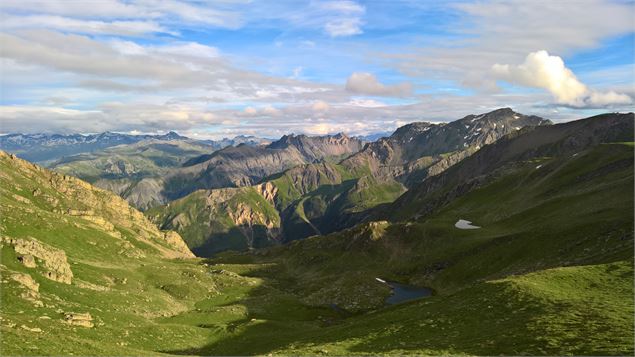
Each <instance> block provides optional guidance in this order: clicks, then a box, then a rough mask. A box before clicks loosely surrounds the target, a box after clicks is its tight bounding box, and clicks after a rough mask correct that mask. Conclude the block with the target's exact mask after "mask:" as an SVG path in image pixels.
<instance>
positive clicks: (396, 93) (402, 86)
mask: <svg viewBox="0 0 635 357" xmlns="http://www.w3.org/2000/svg"><path fill="white" fill-rule="evenodd" d="M346 90H347V91H350V92H353V93H358V94H367V95H377V96H388V97H403V96H408V95H411V94H412V85H411V84H410V83H399V84H395V85H385V84H382V83H380V82H379V81H378V80H377V77H375V75H373V74H371V73H366V72H354V73H353V74H351V75H350V77H348V80H347V81H346Z"/></svg>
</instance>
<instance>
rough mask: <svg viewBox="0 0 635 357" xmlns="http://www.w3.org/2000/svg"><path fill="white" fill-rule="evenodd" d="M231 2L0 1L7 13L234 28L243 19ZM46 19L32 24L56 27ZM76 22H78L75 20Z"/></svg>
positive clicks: (238, 25) (142, 0) (163, 0)
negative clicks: (150, 20) (175, 22)
mask: <svg viewBox="0 0 635 357" xmlns="http://www.w3.org/2000/svg"><path fill="white" fill-rule="evenodd" d="M230 5H232V4H231V3H225V4H224V3H222V2H219V3H216V4H215V3H210V2H207V3H204V4H201V3H188V2H183V1H175V0H137V1H134V2H131V3H128V2H123V1H116V0H99V1H74V2H73V3H72V6H69V3H68V1H62V0H39V1H38V0H35V1H33V0H24V1H3V2H1V3H0V9H2V10H4V12H7V13H17V14H20V13H23V12H26V11H28V12H30V13H35V14H46V15H58V16H64V17H71V18H76V19H77V18H80V19H81V18H94V17H100V18H102V19H103V18H106V19H120V18H123V19H139V20H144V21H145V20H146V19H152V20H155V21H158V22H160V23H166V24H167V23H173V22H174V21H175V20H176V19H179V20H182V21H184V22H187V23H189V24H200V25H205V26H211V27H220V28H229V29H235V28H238V27H240V26H242V24H243V22H244V20H243V19H242V17H241V16H240V13H239V12H238V11H237V10H235V9H231V7H232V6H230ZM234 5H239V4H234ZM225 8H227V9H225ZM236 8H237V6H236ZM36 17H37V15H36ZM67 20H70V19H67ZM77 21H80V20H77ZM47 22H48V23H47ZM47 22H44V23H42V24H39V25H37V23H35V22H34V23H33V24H32V25H34V27H36V28H57V27H49V26H51V25H53V26H57V25H55V23H54V21H52V19H49V20H47ZM79 23H80V22H77V24H79ZM84 23H86V24H89V23H90V21H84ZM75 30H78V31H77V32H81V33H87V32H86V31H85V30H83V31H82V30H81V29H80V28H75V29H71V31H75ZM159 32H163V31H159Z"/></svg>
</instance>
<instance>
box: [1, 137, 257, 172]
mask: <svg viewBox="0 0 635 357" xmlns="http://www.w3.org/2000/svg"><path fill="white" fill-rule="evenodd" d="M144 140H160V141H192V140H191V139H189V138H187V137H185V136H181V135H179V134H177V133H175V132H173V131H171V132H168V133H167V134H162V135H130V134H121V133H113V132H104V133H101V134H91V135H82V134H69V135H62V134H44V133H39V134H6V135H0V150H4V151H7V152H10V153H13V154H15V155H17V156H18V157H20V158H23V159H25V160H29V161H32V162H38V163H43V164H47V163H50V162H52V161H55V160H59V159H61V158H63V157H66V156H71V155H76V154H81V153H90V152H95V151H99V150H103V149H106V148H109V147H113V146H117V145H127V144H134V143H137V142H140V141H144ZM268 142H269V141H268V140H267V139H261V138H257V137H254V136H244V135H241V136H237V137H235V138H234V139H227V138H225V139H222V140H218V141H215V140H197V143H198V144H200V145H206V146H209V147H210V149H215V150H218V149H222V148H224V147H226V146H232V145H239V144H247V145H261V144H266V143H268Z"/></svg>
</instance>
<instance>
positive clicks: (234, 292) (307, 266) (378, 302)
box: [0, 145, 634, 355]
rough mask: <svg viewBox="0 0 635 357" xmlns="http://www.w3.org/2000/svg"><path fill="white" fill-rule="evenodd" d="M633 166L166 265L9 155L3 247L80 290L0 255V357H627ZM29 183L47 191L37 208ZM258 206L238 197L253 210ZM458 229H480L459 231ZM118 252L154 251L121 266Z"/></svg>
mask: <svg viewBox="0 0 635 357" xmlns="http://www.w3.org/2000/svg"><path fill="white" fill-rule="evenodd" d="M632 160H633V152H632V147H630V146H627V145H602V146H599V147H596V148H593V149H590V150H587V151H584V152H581V153H579V154H578V155H576V156H575V157H549V158H540V159H538V161H530V162H525V163H521V164H519V165H517V166H515V167H514V168H509V169H508V170H505V171H504V172H501V173H500V175H499V176H498V177H497V179H495V180H492V181H490V182H489V183H488V184H487V185H484V186H482V187H480V188H478V189H476V190H474V191H472V192H470V193H468V194H466V195H464V196H462V197H460V198H458V199H457V200H455V201H454V202H452V203H450V204H448V205H446V206H444V207H442V208H441V209H439V210H437V211H436V212H435V213H434V214H432V215H430V216H428V217H425V219H420V220H418V221H409V222H396V223H390V222H373V223H367V224H365V225H360V226H356V227H354V228H351V229H349V230H345V231H342V232H338V233H334V234H330V235H326V236H323V237H314V238H308V239H305V240H302V241H295V242H292V243H290V244H288V245H285V246H277V247H271V248H268V249H266V250H260V251H257V252H254V253H249V254H248V253H241V254H239V253H225V254H221V255H219V256H218V257H216V258H214V259H212V260H201V259H191V260H169V259H166V258H164V257H162V256H161V254H159V251H158V250H157V249H156V248H154V247H153V246H152V245H150V244H147V243H144V241H142V240H139V239H137V237H138V235H137V234H138V233H137V231H139V232H140V231H142V230H143V229H144V228H143V227H144V226H143V225H142V222H141V221H138V222H137V221H135V222H137V223H135V225H130V224H128V225H124V223H125V222H123V221H119V220H118V219H122V214H121V213H120V214H119V215H118V214H116V212H121V211H122V208H121V207H120V206H116V205H115V206H113V207H111V206H110V205H113V203H112V202H111V203H109V204H103V205H100V204H96V203H95V202H91V201H90V200H88V198H90V197H92V196H90V195H88V194H84V193H82V192H83V191H82V190H80V191H81V192H76V193H74V194H73V195H71V196H68V195H67V194H61V193H59V192H56V189H54V188H53V187H51V186H49V185H48V184H47V182H48V180H47V179H44V180H40V179H39V175H40V174H38V173H37V172H33V171H28V172H29V174H28V175H22V174H20V173H21V172H22V171H20V170H17V169H15V168H14V167H11V166H8V165H7V163H6V160H5V159H3V161H2V162H1V163H2V165H3V166H2V167H0V168H1V169H2V170H0V183H1V185H0V187H1V188H2V195H1V197H0V200H1V203H2V208H3V211H2V218H1V219H2V220H1V221H0V223H1V227H2V234H3V235H6V236H11V237H19V238H27V237H31V238H32V239H37V240H40V241H42V242H45V243H47V244H49V245H51V246H54V247H56V248H59V249H64V250H65V252H66V254H67V256H68V260H69V263H70V264H71V269H72V270H73V273H74V276H75V277H74V282H73V284H71V285H66V284H61V283H58V282H54V281H51V280H48V279H46V278H45V277H43V276H42V275H41V274H40V272H39V271H38V270H34V269H31V268H26V267H24V266H23V265H22V264H21V263H19V262H18V260H17V257H16V254H15V252H14V250H13V248H12V247H10V246H9V245H6V244H4V245H3V246H2V248H1V259H2V261H1V263H2V265H0V273H1V276H2V284H1V287H2V289H1V292H0V294H1V295H0V297H1V298H2V304H1V308H0V313H1V314H0V316H1V317H2V324H1V325H0V331H1V332H2V341H1V342H0V343H1V344H0V348H1V351H0V352H1V353H2V354H3V355H61V354H70V353H74V354H90V355H139V354H158V353H171V354H198V355H201V354H202V355H264V354H270V353H271V354H274V355H348V354H356V355H384V354H386V355H388V354H390V355H395V354H398V355H406V354H416V355H441V354H456V355H495V354H496V355H498V354H505V355H632V354H633V353H634V351H633V333H634V330H633V324H634V321H633V313H634V311H633V306H634V301H633V277H634V272H633V250H632V247H633V235H632V232H633V231H632V227H633V220H632V217H633V171H632V162H633V161H632ZM625 163H626V164H625ZM538 165H542V166H541V167H540V168H539V169H536V166H538ZM34 187H38V188H39V189H40V190H41V192H42V194H41V195H39V196H33V194H32V190H33V188H34ZM64 187H66V186H63V188H64ZM253 194H254V193H253V192H245V193H244V195H243V196H239V197H238V198H240V200H247V201H249V200H251V201H249V203H250V204H251V205H256V206H257V205H258V204H259V203H258V202H259V201H258V200H256V197H255V196H253ZM14 195H15V196H14ZM16 196H19V197H22V198H16ZM48 196H50V197H54V198H56V199H57V200H58V201H59V202H58V209H59V208H60V207H63V208H75V209H78V208H82V209H87V208H92V209H93V210H95V211H96V213H97V214H101V215H104V216H105V217H107V218H108V219H110V220H111V221H112V222H113V224H114V225H115V229H116V230H117V231H119V232H121V235H122V237H121V238H116V237H114V236H113V235H112V234H110V233H109V232H108V231H107V230H105V229H104V228H103V227H100V226H96V225H94V224H92V223H91V222H89V221H86V220H84V219H81V218H79V217H70V216H67V215H64V214H61V213H58V212H59V211H54V207H53V205H52V204H51V203H49V201H47V200H46V199H45V197H48ZM66 197H68V198H66ZM77 197H83V200H78V199H77ZM108 197H110V196H103V197H101V198H100V199H101V200H104V201H108ZM25 198H26V199H29V200H30V201H29V202H25V201H23V200H24V199H25ZM238 198H237V199H238ZM92 199H96V198H92ZM236 202H238V201H236ZM82 205H85V206H82ZM187 209H188V210H191V212H192V213H196V211H197V210H198V209H200V206H196V205H193V206H192V207H188V208H187ZM270 212H273V211H270ZM123 215H127V213H126V214H123ZM459 218H462V219H468V220H471V221H473V222H474V223H475V224H476V225H479V226H482V227H483V228H481V229H478V230H459V229H456V228H454V223H455V222H456V220H458V219H459ZM148 234H149V233H148ZM31 238H29V239H31ZM123 241H127V242H129V244H130V245H131V246H132V247H133V248H130V246H128V245H126V247H128V249H129V250H134V249H136V250H139V251H141V252H143V253H144V256H143V257H130V256H126V254H121V253H120V252H121V249H122V247H121V244H123V243H121V242H123ZM96 247H97V248H96ZM14 272H23V273H28V274H30V275H31V276H32V277H33V278H34V279H35V280H36V281H37V282H38V283H39V284H40V289H39V290H40V291H39V294H40V299H41V300H42V301H43V303H44V306H43V307H39V308H36V307H34V306H33V304H32V303H30V302H29V301H27V300H25V299H24V298H22V297H21V294H22V292H23V291H24V289H23V288H22V287H20V286H18V284H17V283H16V282H15V281H13V280H12V279H10V274H13V273H14ZM375 277H382V278H385V279H390V280H395V281H400V282H404V283H410V284H414V285H420V286H429V287H431V288H433V289H434V291H435V294H434V295H433V296H432V297H430V298H426V299H422V300H417V301H412V302H407V303H403V304H399V305H395V306H390V307H385V306H384V304H383V301H384V299H385V298H386V297H387V296H388V295H389V294H390V291H389V290H388V288H386V286H385V285H383V284H380V283H378V282H377V281H375ZM91 287H92V288H91ZM96 287H103V288H105V290H103V291H101V290H95V288H96ZM333 303H335V304H337V305H338V306H339V307H340V308H343V309H345V310H347V311H348V313H346V314H343V313H342V312H341V311H339V310H334V309H331V308H329V305H330V304H333ZM64 312H90V313H91V315H92V316H93V317H94V322H95V323H96V326H95V327H94V328H91V329H87V328H82V327H73V326H70V325H67V324H65V323H63V322H62V319H63V313H64ZM43 316H46V317H49V318H50V319H46V318H42V317H43ZM22 325H24V326H25V327H27V328H40V329H41V330H42V331H41V332H33V331H29V330H27V329H25V328H22Z"/></svg>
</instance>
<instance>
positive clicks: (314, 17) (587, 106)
mask: <svg viewBox="0 0 635 357" xmlns="http://www.w3.org/2000/svg"><path fill="white" fill-rule="evenodd" d="M634 14H635V4H634V3H633V2H632V1H608V0H606V1H600V0H588V1H587V0H578V1H558V2H553V1H540V0H537V1H478V2H471V1H442V2H439V1H406V0H402V1H386V0H383V1H382V0H380V1H353V0H348V1H328V0H325V1H317V0H314V1H256V0H253V1H248V0H237V1H233V0H219V1H191V2H185V1H176V0H165V1H158V0H139V1H117V0H91V1H82V0H75V1H73V2H72V4H71V2H68V1H55V0H46V1H30V0H22V1H17V0H5V1H3V2H2V3H0V16H1V19H0V20H1V21H0V22H1V25H0V32H1V33H0V36H1V37H0V61H1V62H0V74H1V76H0V89H1V93H0V118H1V119H0V120H1V122H0V132H4V133H7V132H41V131H46V132H61V133H68V132H81V133H88V132H99V131H105V130H111V131H121V132H164V131H168V130H176V131H178V132H180V133H183V134H186V135H190V136H193V137H213V138H215V137H223V136H233V135H239V134H252V135H261V136H268V137H277V136H280V135H282V134H285V133H289V132H296V133H300V132H302V133H308V134H329V133H335V132H340V131H344V132H346V133H348V134H352V135H358V134H368V133H373V132H381V131H390V130H393V129H395V128H396V127H398V126H400V125H403V124H405V123H408V122H412V121H450V120H456V119H458V118H461V117H463V116H465V115H468V114H472V113H474V114H476V113H482V112H486V111H489V110H493V109H495V108H499V107H504V106H509V107H512V108H513V109H515V110H516V111H519V112H522V113H525V114H535V115H541V116H544V117H546V118H550V119H552V120H556V121H558V120H571V119H575V118H581V117H586V116H590V115H594V114H597V113H600V112H606V111H632V108H633V100H634V99H635V89H634V87H635V86H634V83H633V82H634V78H635V60H634V58H635V48H634V43H635V34H634V31H635V24H634V23H633V21H634V20H633V18H634Z"/></svg>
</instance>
